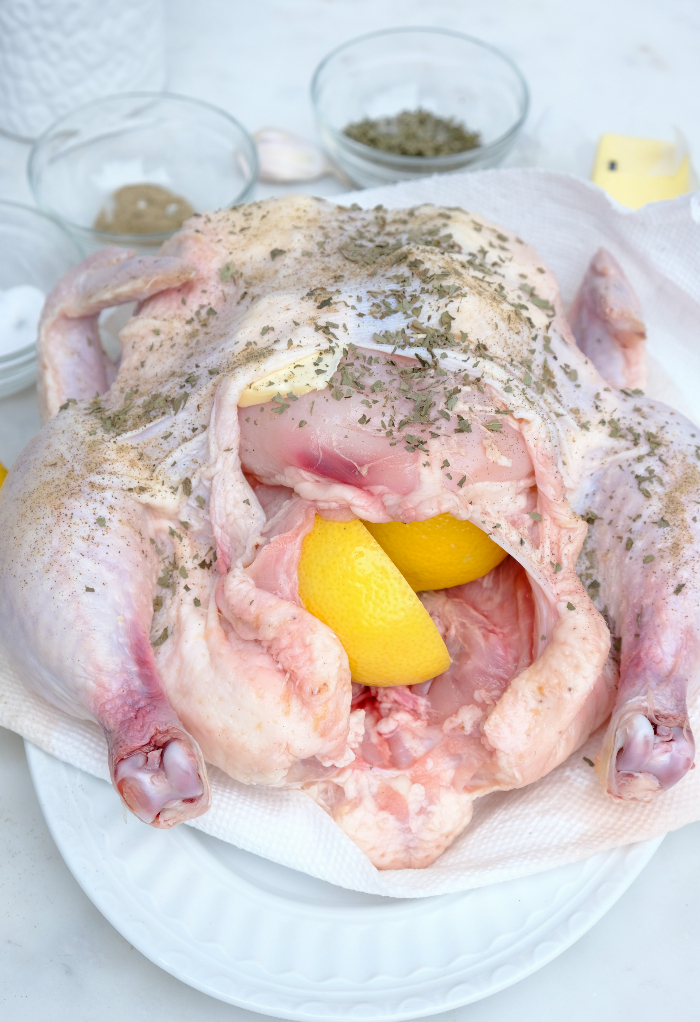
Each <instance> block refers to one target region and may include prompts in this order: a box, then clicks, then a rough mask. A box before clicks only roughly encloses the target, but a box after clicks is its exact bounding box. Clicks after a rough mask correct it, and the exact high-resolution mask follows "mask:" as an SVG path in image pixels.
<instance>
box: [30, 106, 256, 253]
mask: <svg viewBox="0 0 700 1022" xmlns="http://www.w3.org/2000/svg"><path fill="white" fill-rule="evenodd" d="M27 169H28V175H29V183H30V186H31V188H32V191H33V192H34V197H35V199H36V201H37V203H38V205H39V206H40V207H41V208H42V209H43V210H45V211H46V212H47V213H50V214H52V215H53V216H54V217H56V218H57V219H58V220H60V221H61V222H62V223H63V224H64V225H65V226H66V227H67V228H68V229H69V230H70V231H71V233H72V234H73V236H74V237H75V238H76V239H77V241H78V242H79V244H80V245H81V247H82V248H83V250H84V251H86V252H91V251H94V250H95V249H97V248H101V247H102V246H104V245H125V246H126V247H128V248H137V249H139V250H141V251H154V250H156V249H157V248H158V247H159V246H160V245H161V244H162V243H163V242H164V241H165V240H166V239H167V238H169V237H170V235H171V234H173V232H174V231H176V230H178V229H179V228H180V227H181V226H182V223H183V221H184V220H186V219H187V218H188V217H189V216H191V215H192V213H194V212H199V211H206V210H210V209H221V208H223V207H227V206H235V205H237V204H239V203H241V202H245V201H246V199H248V198H249V196H250V194H251V192H252V189H253V186H254V184H255V180H256V178H257V173H258V159H257V151H256V148H255V143H254V142H253V139H252V138H251V136H250V135H249V134H248V132H247V131H246V130H245V128H243V127H242V125H240V124H239V123H238V121H236V120H235V119H234V118H233V117H231V116H230V115H229V114H227V113H226V112H225V111H223V110H219V109H218V108H217V107H214V106H211V105H210V104H209V103H204V102H202V101H201V100H196V99H190V98H189V97H186V96H175V95H170V94H168V93H148V92H133V93H124V94H121V95H118V96H108V97H107V98H105V99H100V100H97V101H96V102H93V103H88V104H87V105H85V106H82V107H79V108H78V109H77V110H73V111H72V112H71V113H69V114H66V115H65V116H63V117H61V118H60V119H59V120H58V121H56V122H55V123H54V124H53V125H52V126H51V127H50V128H49V129H48V131H46V132H45V133H44V135H42V136H41V138H39V139H38V140H37V141H36V142H35V143H34V145H33V147H32V150H31V153H30V155H29V162H28V168H27Z"/></svg>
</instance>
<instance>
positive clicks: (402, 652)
mask: <svg viewBox="0 0 700 1022" xmlns="http://www.w3.org/2000/svg"><path fill="white" fill-rule="evenodd" d="M298 578H299V596H300V598H301V602H302V603H303V605H304V606H305V607H306V609H307V610H308V611H309V613H310V614H313V615H314V617H317V618H318V619H319V620H320V621H323V622H324V624H327V625H328V627H329V628H332V629H333V631H334V632H335V633H336V635H337V636H338V638H339V639H340V641H341V643H342V644H343V648H344V649H345V652H346V653H347V655H348V660H349V662H350V671H351V673H352V678H353V681H357V682H360V684H362V685H381V686H388V685H417V684H418V683H419V682H421V681H428V679H429V678H435V677H436V676H437V675H438V674H442V672H443V671H446V670H447V668H448V667H449V665H450V655H449V653H448V652H447V647H446V646H445V643H444V642H443V641H442V638H441V636H440V633H439V632H438V630H437V628H436V627H435V625H434V624H433V622H432V620H431V618H430V615H429V614H428V612H427V610H426V609H425V607H424V606H423V604H422V603H421V602H420V600H419V599H418V597H417V596H416V594H415V593H414V592H413V590H412V589H411V587H410V586H409V584H408V582H407V581H406V579H405V578H404V577H403V576H402V575H401V572H400V571H399V570H398V568H397V567H396V566H395V565H394V564H392V563H391V561H390V560H389V558H388V557H387V555H386V554H385V553H384V551H383V550H382V548H381V547H380V546H379V544H378V543H377V542H376V540H374V539H373V538H372V536H370V534H369V532H368V531H367V529H366V528H365V527H364V525H363V524H362V522H360V521H359V520H358V519H355V520H354V521H351V522H329V521H326V520H325V519H324V518H321V517H320V516H319V515H316V524H315V526H314V528H313V529H312V531H311V532H310V533H309V534H308V536H306V538H305V539H304V543H303V546H302V551H301V558H300V560H299V573H298Z"/></svg>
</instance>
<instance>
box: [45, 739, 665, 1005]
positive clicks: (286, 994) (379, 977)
mask: <svg viewBox="0 0 700 1022" xmlns="http://www.w3.org/2000/svg"><path fill="white" fill-rule="evenodd" d="M25 746H26V750H27V759H28V761H29V768H30V770H31V774H32V779H33V781H34V787H35V788H36V792H37V795H38V798H39V802H40V804H41V808H42V811H43V813H44V817H45V818H46V822H47V824H48V826H49V829H50V830H51V833H52V835H53V837H54V840H55V841H56V844H57V845H58V848H59V851H60V852H61V855H62V856H63V858H64V859H65V861H66V863H67V865H68V867H69V869H70V870H71V872H72V873H73V875H74V877H75V878H76V880H77V881H78V883H79V884H80V885H81V887H82V888H83V890H84V891H85V893H86V894H87V895H88V897H89V898H90V899H91V901H92V902H93V903H94V904H95V905H96V906H97V908H98V909H99V910H100V912H102V914H103V915H104V916H105V917H106V918H107V919H108V920H109V921H110V923H112V925H113V926H114V927H115V928H116V929H117V930H118V931H119V932H120V933H121V934H122V935H123V936H124V937H125V938H126V939H127V940H128V941H129V942H130V943H131V944H133V945H134V947H136V948H138V949H139V951H141V952H142V953H143V954H144V955H145V956H146V957H147V958H150V960H151V961H152V962H155V964H156V965H159V966H160V967H161V968H162V969H165V970H166V971H167V972H169V973H171V974H172V975H173V976H175V977H177V979H180V980H182V981H183V982H184V983H188V984H189V985H190V986H193V987H196V988H197V989H198V990H202V991H204V993H207V994H210V995H211V996H212V997H217V998H219V999H220V1000H222V1001H227V1002H229V1003H230V1004H237V1005H239V1006H240V1007H242V1008H248V1009H250V1010H252V1011H258V1012H262V1013H264V1014H266V1015H274V1016H277V1017H280V1018H290V1019H302V1020H304V1022H308V1020H324V1022H325V1020H345V1019H348V1020H350V1019H352V1020H358V1019H361V1020H365V1022H370V1020H373V1019H376V1020H382V1022H384V1020H394V1019H409V1018H417V1017H420V1016H425V1015H432V1014H435V1013H437V1012H441V1011H447V1010H448V1009H450V1008H456V1007H459V1006H460V1005H463V1004H469V1003H470V1002H472V1001H477V1000H479V999H480V998H482V997H486V996H487V995H488V994H492V993H495V992H496V991H497V990H502V989H503V988H504V987H507V986H510V985H511V984H512V983H516V982H517V981H518V980H519V979H523V978H524V977H525V976H528V975H529V974H530V973H532V972H535V971H536V970H537V969H539V968H540V967H541V966H543V965H545V964H546V963H547V962H549V961H551V960H552V959H553V958H555V957H556V956H557V955H558V954H560V953H561V952H562V951H564V950H565V949H566V948H567V947H569V946H570V945H571V944H573V943H574V941H576V940H577V939H578V938H579V937H580V936H582V934H584V933H585V932H586V931H587V930H589V929H590V927H591V926H593V924H594V923H596V922H597V921H598V919H600V918H601V916H602V915H604V913H605V912H607V910H608V909H609V908H610V907H611V905H613V904H614V903H615V902H616V901H617V899H618V898H619V897H620V896H621V895H622V894H623V892H624V891H626V890H627V888H628V887H629V885H630V884H631V883H632V881H633V880H634V879H635V877H637V876H638V874H639V873H640V872H641V870H642V869H643V868H644V866H645V865H646V864H647V862H648V861H649V860H650V859H651V857H652V855H653V854H654V852H655V851H656V849H657V848H658V847H659V845H660V843H661V841H662V840H663V839H662V838H657V839H655V840H653V841H647V842H644V843H642V844H637V845H629V846H627V847H626V848H618V849H615V850H614V851H611V852H606V853H604V854H602V855H597V856H595V857H594V858H592V859H587V860H584V861H583V862H577V863H573V864H571V865H569V866H563V867H560V868H559V869H555V870H551V871H550V872H547V873H540V874H538V875H536V876H532V877H527V878H525V879H521V880H511V881H509V882H507V883H501V884H494V885H492V886H490V887H484V888H481V889H479V890H474V891H467V892H465V893H463V894H450V895H443V896H441V897H436V898H424V899H394V898H383V897H380V896H376V895H367V894H358V893H356V892H353V891H348V890H345V889H343V888H340V887H334V886H333V885H331V884H328V883H325V882H324V881H322V880H316V879H314V878H313V877H310V876H307V875H306V874H304V873H298V872H296V871H295V870H291V869H287V868H286V867H284V866H278V865H276V864H275V863H273V862H269V861H268V860H266V859H261V858H259V857H258V856H255V855H251V854H250V853H248V852H243V851H241V850H240V849H238V848H235V847H234V846H233V845H229V844H226V843H225V842H223V841H219V840H217V839H216V838H211V837H208V836H207V835H204V834H201V833H200V832H199V831H196V830H194V829H192V828H190V827H177V828H175V830H172V831H158V830H153V829H152V828H151V827H145V826H144V825H143V824H142V823H139V822H138V820H136V819H135V818H133V817H131V816H128V817H127V815H126V814H125V813H123V812H122V809H121V806H120V804H119V802H118V800H117V798H116V797H115V795H114V792H113V791H112V788H111V786H110V785H108V784H107V783H106V782H104V781H100V780H98V779H97V778H95V777H92V776H91V775H89V774H86V773H83V772H82V771H81V770H78V769H76V768H75V767H72V766H69V765H68V764H66V763H62V762H60V761H59V760H57V759H54V758H53V757H52V756H49V755H48V754H47V753H45V752H42V751H40V750H39V749H37V748H36V747H35V746H33V745H31V744H29V743H28V742H27V743H25Z"/></svg>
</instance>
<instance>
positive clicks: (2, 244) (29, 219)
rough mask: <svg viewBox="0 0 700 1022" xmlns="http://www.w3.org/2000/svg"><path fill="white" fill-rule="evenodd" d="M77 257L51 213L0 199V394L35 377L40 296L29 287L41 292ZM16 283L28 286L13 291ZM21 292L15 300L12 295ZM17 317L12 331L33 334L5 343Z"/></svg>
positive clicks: (75, 250)
mask: <svg viewBox="0 0 700 1022" xmlns="http://www.w3.org/2000/svg"><path fill="white" fill-rule="evenodd" d="M81 258H82V253H81V252H80V249H79V248H78V246H77V245H76V243H75V242H74V240H73V238H71V236H70V235H69V234H68V233H67V231H65V230H64V229H63V228H62V227H61V225H60V224H59V223H57V222H56V221H55V220H53V219H51V217H48V216H45V215H44V214H43V213H41V212H39V210H38V209H32V208H31V207H30V206H21V205H20V204H19V203H16V202H0V397H6V396H7V395H8V394H14V393H16V391H18V390H22V389H23V388H24V387H28V386H29V384H30V383H33V382H34V380H35V378H36V335H35V330H34V327H35V323H36V318H37V316H38V313H39V310H40V305H41V300H40V298H39V296H38V295H36V294H34V293H32V292H29V291H28V289H29V288H30V287H31V288H36V289H38V291H40V292H41V294H42V295H43V296H44V297H46V295H47V294H48V293H49V291H51V289H52V288H53V286H54V284H55V283H56V282H57V281H58V280H59V278H60V277H62V276H63V274H64V273H67V271H68V270H69V269H70V268H71V267H72V266H74V265H75V264H76V263H77V262H79V261H80V259H81ZM20 287H21V288H23V289H27V290H26V291H25V290H23V293H19V292H16V291H15V290H14V289H15V288H20ZM20 294H21V295H22V300H21V301H20V302H19V303H17V302H16V301H13V300H12V299H16V298H18V297H19V295H20ZM27 299H28V301H27ZM20 318H24V320H25V328H24V330H22V331H20V332H17V331H15V336H20V337H21V336H22V334H24V335H25V337H26V335H27V334H28V333H29V332H30V331H31V333H32V334H34V338H33V340H32V341H31V342H30V343H29V344H23V345H22V346H21V347H16V348H15V347H13V346H12V345H8V337H9V336H10V330H11V329H12V328H13V327H15V324H16V323H17V320H18V319H20ZM8 349H9V350H8Z"/></svg>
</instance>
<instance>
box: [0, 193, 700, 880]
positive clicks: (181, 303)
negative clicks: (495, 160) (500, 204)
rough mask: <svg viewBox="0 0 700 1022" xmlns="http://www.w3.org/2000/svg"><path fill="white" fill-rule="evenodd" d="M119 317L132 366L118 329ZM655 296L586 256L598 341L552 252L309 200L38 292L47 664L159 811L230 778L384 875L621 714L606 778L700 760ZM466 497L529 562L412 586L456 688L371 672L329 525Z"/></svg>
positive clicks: (628, 777) (24, 604) (604, 766)
mask: <svg viewBox="0 0 700 1022" xmlns="http://www.w3.org/2000/svg"><path fill="white" fill-rule="evenodd" d="M611 281H612V283H611ZM626 289H627V290H626ZM613 292H614V301H612V300H611V299H610V294H611V293H613ZM129 301H138V302H139V303H140V305H139V307H138V310H137V314H136V315H135V316H134V317H133V318H132V319H131V320H130V321H129V323H128V324H127V326H126V327H125V328H124V330H123V331H122V333H121V342H122V356H121V360H120V362H119V365H118V366H112V365H111V363H109V360H108V359H106V357H105V356H104V354H103V352H102V349H101V346H100V342H99V332H98V325H97V320H98V315H99V312H100V310H102V309H104V308H106V307H109V306H112V305H115V304H119V303H120V302H129ZM634 301H635V299H634V296H633V294H632V292H631V289H629V286H628V285H627V284H626V282H625V281H624V277H623V275H622V271H621V270H620V268H619V267H618V266H617V265H616V264H614V261H611V257H610V258H609V259H607V260H606V258H605V256H604V255H600V254H599V255H598V256H596V259H595V260H594V263H593V264H592V267H591V270H590V271H589V274H588V275H587V277H586V279H585V281H584V282H583V285H582V289H581V292H580V294H579V296H578V298H577V300H576V304H575V307H574V310H573V316H572V320H573V323H574V328H575V331H576V337H577V339H578V341H579V344H580V348H579V347H578V346H577V344H576V341H575V340H574V336H573V334H572V332H571V329H570V328H569V325H568V324H567V321H566V319H565V318H564V315H563V312H562V309H561V306H560V302H559V297H558V289H557V284H556V281H555V279H554V278H553V276H552V274H551V273H550V272H549V271H548V269H547V268H546V267H545V266H543V264H542V263H541V261H540V259H539V257H538V256H537V253H536V252H535V251H534V250H533V249H531V248H530V247H529V246H528V245H526V244H525V243H524V242H523V241H521V240H520V239H519V238H517V237H514V236H513V235H512V234H511V233H509V232H508V231H507V230H505V229H501V228H500V227H497V226H494V225H492V224H489V223H488V222H486V221H484V220H483V218H481V217H479V216H473V215H471V214H469V213H465V212H464V211H462V210H458V209H439V208H436V207H433V206H422V207H418V208H414V209H410V210H386V209H383V208H381V207H378V208H377V209H375V210H372V211H364V210H361V209H359V208H356V207H353V208H350V209H348V208H343V207H338V206H334V205H331V204H329V203H325V202H322V201H320V200H315V199H310V198H307V197H299V196H296V197H286V198H283V199H277V200H270V201H267V202H263V203H256V204H253V205H251V206H247V207H240V208H236V209H233V210H225V211H222V212H219V213H215V214H210V215H205V216H196V217H194V218H192V219H191V220H190V221H188V223H187V224H186V225H185V226H184V228H183V229H182V230H181V231H180V232H178V234H177V235H175V236H174V237H173V238H172V239H171V241H169V242H168V243H167V244H166V245H165V246H164V247H163V249H162V251H161V254H160V255H159V256H158V257H135V256H134V255H133V254H132V253H128V252H125V251H123V250H115V249H106V250H104V251H102V252H100V253H97V254H96V255H95V256H92V257H90V259H88V260H86V262H85V263H83V264H81V265H80V266H79V267H77V268H76V269H75V270H74V271H72V273H71V274H69V275H68V276H67V277H66V278H64V280H63V281H62V282H61V283H60V284H59V286H58V287H57V289H56V290H55V291H54V293H53V294H52V295H51V296H50V298H49V300H48V302H47V306H46V309H45V312H44V317H43V321H42V326H41V336H40V360H41V378H40V393H41V400H42V404H43V409H44V415H45V418H46V419H47V422H46V425H45V426H44V428H43V429H42V431H41V432H40V433H39V434H38V436H37V437H36V438H35V439H34V440H33V441H32V443H31V444H30V445H29V447H28V448H27V449H26V451H25V452H24V454H23V455H22V457H21V458H20V459H19V461H18V462H17V464H16V466H15V467H14V469H13V471H12V472H11V474H10V476H9V477H8V480H7V482H6V483H5V485H4V486H3V490H2V500H1V501H0V557H1V559H2V569H1V570H2V585H1V586H0V629H1V630H2V639H3V641H4V642H5V644H6V645H7V647H8V648H9V649H10V651H11V653H12V655H13V657H14V659H15V661H16V663H17V665H18V667H19V669H20V671H21V672H22V674H23V676H24V677H25V678H26V680H27V681H28V683H29V684H31V685H32V686H33V687H34V688H35V689H36V690H37V691H38V692H40V693H41V694H42V695H44V696H45V697H46V698H48V699H49V700H51V701H52V702H54V703H55V704H56V705H58V706H60V707H61V708H63V709H65V710H67V711H68V712H70V713H73V714H75V715H78V716H85V717H90V718H92V719H94V720H96V721H98V722H99V723H100V724H101V726H102V728H103V729H104V731H105V734H106V735H107V738H108V743H109V755H110V769H111V773H112V777H113V779H114V783H115V787H116V788H117V790H118V791H119V793H120V794H121V796H122V798H123V799H124V801H125V802H126V804H127V805H128V806H129V807H130V808H131V809H132V810H133V811H134V812H136V813H137V815H138V816H139V817H140V818H141V819H143V820H144V821H146V822H148V823H152V824H153V825H155V826H172V825H174V824H175V823H178V822H180V821H182V820H185V819H188V818H191V817H193V816H196V815H198V814H200V813H202V812H204V811H206V808H207V806H208V784H207V779H206V768H205V765H204V761H205V760H206V761H207V762H209V763H212V764H215V765H217V766H219V767H221V768H222V769H223V770H225V771H226V772H227V773H229V774H230V775H231V776H232V777H234V778H237V779H238V780H240V781H243V782H245V783H250V784H272V785H294V786H297V787H302V788H303V789H304V790H306V791H307V792H308V793H309V794H310V795H311V797H313V798H314V799H316V801H317V802H318V803H319V804H320V805H322V806H323V807H324V809H326V811H327V812H329V813H330V814H331V815H332V816H333V818H334V819H335V820H336V821H337V822H338V824H339V825H340V826H341V827H342V828H343V829H344V830H345V831H346V833H347V834H349V836H350V837H351V838H352V839H353V840H354V841H355V842H356V843H357V844H358V845H359V846H360V847H361V848H362V849H363V850H364V851H365V852H366V853H367V854H368V855H369V857H370V858H371V860H372V861H373V862H374V863H375V864H376V865H377V866H378V867H380V868H404V867H421V866H424V865H428V864H429V863H430V862H432V861H434V859H435V858H436V857H437V856H438V855H439V854H440V853H441V852H442V851H443V850H444V848H445V847H447V845H448V844H449V843H450V841H452V840H453V839H454V837H455V836H456V835H457V834H458V833H459V832H460V831H461V830H462V829H463V827H464V826H465V825H466V824H467V823H468V820H469V818H470V815H471V807H472V803H473V800H474V799H475V798H476V797H477V796H479V795H482V794H485V793H486V792H489V791H494V790H504V789H508V788H513V787H519V786H522V785H524V784H528V783H530V782H532V781H534V780H536V779H538V778H539V777H541V776H543V775H544V774H545V773H547V772H548V771H549V770H551V769H552V768H553V767H554V766H556V765H557V764H559V763H561V762H562V761H563V760H564V759H565V758H566V757H567V756H568V755H569V754H570V752H571V751H572V750H573V749H575V748H576V747H577V746H578V745H579V744H580V743H581V742H582V741H584V740H585V739H586V738H587V737H588V735H589V734H590V733H591V732H592V731H593V730H594V729H595V728H597V727H598V726H599V725H600V724H601V723H602V722H603V721H604V720H605V719H606V718H607V717H608V716H609V715H610V713H611V710H612V718H611V725H610V729H609V731H608V736H607V738H606V742H605V745H604V748H603V750H602V752H601V756H600V757H599V763H598V770H599V773H600V775H601V778H602V780H603V783H604V785H605V787H606V789H607V790H608V792H609V793H610V794H611V795H612V796H613V797H614V798H641V799H643V800H647V799H649V798H651V797H653V795H654V794H655V793H656V792H658V791H660V790H661V789H663V788H664V787H668V786H670V785H671V784H673V783H675V782H676V781H677V780H679V779H680V777H682V776H683V774H684V773H685V771H686V770H687V769H688V768H689V767H690V765H691V763H692V759H693V753H694V749H693V742H692V735H691V734H690V730H689V726H688V720H687V712H686V709H685V697H686V688H687V684H688V679H689V678H690V677H691V675H692V672H693V670H694V668H695V667H696V665H697V657H698V651H697V622H698V591H697V583H696V582H695V579H694V577H695V574H696V573H695V571H694V566H695V558H696V551H697V549H698V538H699V537H698V526H697V521H696V518H697V516H696V515H695V514H694V511H695V504H694V497H695V492H696V489H697V482H698V469H697V468H696V465H697V451H698V450H700V447H696V446H695V441H696V434H695V427H693V426H692V424H691V423H689V422H687V420H684V419H683V417H682V416H680V415H679V414H678V413H674V412H672V411H671V410H669V409H666V408H663V407H662V406H660V405H658V404H657V403H655V402H651V401H649V400H647V399H646V398H644V396H643V394H642V393H641V391H639V389H638V386H637V381H638V379H639V372H640V370H639V364H640V360H641V358H642V354H641V352H642V349H641V348H640V344H639V343H638V342H637V341H634V342H633V341H631V340H630V337H631V336H632V335H634V337H636V338H640V337H642V338H643V326H642V325H641V322H640V319H639V310H638V309H637V308H636V307H635V305H634ZM621 324H622V326H621ZM630 324H632V325H631V326H630ZM640 331H641V334H640ZM635 353H636V354H635ZM594 361H595V362H596V363H599V364H600V366H601V369H602V371H603V372H604V373H607V375H608V377H609V381H607V380H606V379H604V378H602V377H601V375H600V374H599V371H598V369H597V368H596V365H595V364H594ZM635 373H636V374H637V375H634V374H635ZM621 374H622V375H621ZM625 374H627V375H625ZM630 374H631V376H630ZM631 377H633V378H631ZM112 381H113V382H112ZM633 384H634V386H633ZM621 385H624V386H623V389H618V388H619V387H620V386H621ZM625 388H626V389H625ZM445 512H449V513H451V514H452V515H454V516H455V517H456V518H458V519H462V520H470V521H472V522H473V523H474V524H476V525H478V526H479V527H480V528H481V529H483V530H484V531H486V532H487V533H488V534H489V535H490V536H491V537H492V538H493V539H494V540H495V541H496V542H497V543H499V544H500V545H501V546H502V547H503V549H505V550H506V551H507V552H508V553H509V554H510V557H509V558H507V559H506V560H505V561H503V562H502V563H501V564H500V565H499V566H498V567H497V568H495V569H494V570H493V571H492V572H490V573H489V574H488V575H487V576H485V577H484V578H482V579H478V580H477V581H475V582H472V583H469V584H467V585H465V586H459V587H457V588H455V589H449V590H442V591H440V592H435V593H425V594H421V599H422V600H423V603H424V606H425V607H426V609H427V610H428V612H429V613H430V615H431V617H432V619H433V621H434V622H435V624H436V626H437V627H438V629H439V631H440V633H441V634H442V636H443V638H444V640H445V642H446V645H447V648H448V651H449V653H450V657H451V661H452V662H451V665H450V667H449V669H448V671H447V672H445V674H443V675H441V676H440V677H438V678H436V679H433V680H432V681H430V682H427V683H425V684H423V685H420V686H412V687H409V686H398V687H394V688H389V689H381V688H380V689H376V688H372V687H365V686H360V685H353V684H352V679H351V675H350V670H349V666H348V659H347V655H346V653H345V651H344V649H343V647H342V645H341V644H340V641H339V640H338V638H337V636H336V635H335V634H334V633H333V632H332V631H331V630H330V629H329V628H328V627H327V626H326V625H324V624H323V623H322V622H320V621H319V620H317V619H316V618H314V617H312V615H310V614H309V613H308V612H307V611H306V610H305V609H304V607H303V606H302V604H301V601H300V599H299V593H298V586H297V568H298V564H299V558H300V554H301V547H302V543H303V539H304V537H305V535H307V534H308V532H309V531H310V530H311V529H312V528H313V524H314V521H315V516H316V514H321V515H322V516H325V517H330V518H336V519H338V518H339V519H341V520H343V519H344V520H347V519H350V518H361V519H363V520H365V521H369V522H388V521H392V520H395V521H402V522H413V521H420V520H425V519H428V518H431V517H433V516H435V515H438V514H442V513H445ZM611 638H612V650H611Z"/></svg>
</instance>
